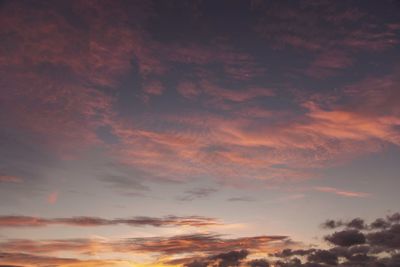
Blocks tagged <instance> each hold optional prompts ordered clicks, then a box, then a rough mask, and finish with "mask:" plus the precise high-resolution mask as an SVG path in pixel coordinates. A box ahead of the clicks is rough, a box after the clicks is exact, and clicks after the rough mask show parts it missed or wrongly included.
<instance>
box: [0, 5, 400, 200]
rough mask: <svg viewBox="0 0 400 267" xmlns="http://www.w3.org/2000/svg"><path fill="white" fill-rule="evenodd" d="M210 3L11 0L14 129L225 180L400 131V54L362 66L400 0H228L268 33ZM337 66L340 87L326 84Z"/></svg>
mask: <svg viewBox="0 0 400 267" xmlns="http://www.w3.org/2000/svg"><path fill="white" fill-rule="evenodd" d="M210 3H211V2H210V1H200V2H199V3H197V2H196V3H192V4H187V5H182V4H181V3H178V2H171V3H170V4H163V3H160V2H158V1H156V2H154V3H152V2H151V1H150V2H146V3H143V2H140V1H132V2H130V3H128V2H126V1H113V2H112V3H105V2H103V1H92V2H89V3H86V2H83V1H70V2H65V3H62V4H56V3H54V2H40V3H38V4H34V3H30V2H15V1H5V2H4V3H3V4H2V8H1V11H0V12H1V25H2V27H1V29H0V35H1V37H2V40H3V42H2V44H1V49H2V51H3V52H2V59H1V61H0V69H1V71H2V73H3V74H4V75H2V78H1V80H0V85H1V87H2V88H4V90H3V92H2V94H1V95H0V102H1V114H2V115H1V120H0V123H1V126H2V129H7V131H11V130H12V131H16V132H19V133H24V134H27V135H29V136H30V137H31V138H29V140H32V141H29V142H33V143H34V144H36V145H39V146H40V147H41V149H43V150H44V151H45V152H46V154H50V155H51V156H49V157H54V156H56V158H61V159H65V158H67V159H68V158H77V157H78V158H79V155H82V154H83V153H84V152H87V151H90V150H91V149H100V150H101V151H102V153H103V154H104V155H103V156H104V157H107V158H110V160H111V161H113V162H114V163H115V164H124V165H127V166H129V167H130V168H132V169H133V171H135V172H141V173H143V176H144V177H147V179H146V180H151V181H157V180H160V179H161V180H168V181H171V180H173V181H186V180H189V179H193V177H201V176H205V175H207V176H211V177H213V178H214V179H217V180H218V181H220V182H221V181H222V182H223V184H228V185H238V184H240V183H241V182H242V183H243V181H250V180H261V181H267V182H268V183H279V182H285V181H302V180H304V179H307V178H310V177H314V176H315V175H316V174H315V172H314V170H315V168H321V167H326V166H329V165H332V164H340V163H343V162H347V161H348V160H351V159H353V158H355V157H358V156H360V155H364V154H368V153H371V152H377V151H381V150H382V148H383V147H384V146H385V145H395V146H398V145H399V144H400V139H399V124H400V121H399V119H398V116H399V113H400V111H399V108H398V106H400V105H399V101H398V99H399V97H398V90H397V88H398V86H399V84H400V81H399V79H398V77H399V75H398V67H397V68H396V67H390V66H392V65H393V66H395V64H394V63H393V64H392V65H390V64H389V65H390V66H389V67H390V68H389V67H388V69H385V70H384V73H383V71H382V69H381V68H380V67H379V66H378V67H374V66H371V67H370V68H371V70H369V69H368V70H365V69H364V68H360V66H361V65H362V66H364V61H365V60H369V58H371V59H373V60H375V55H377V54H379V53H383V52H385V53H388V54H390V53H392V52H395V51H396V47H397V46H396V45H397V44H398V43H399V34H398V30H399V24H398V21H397V23H396V14H397V13H396V12H395V10H396V7H397V4H396V3H394V2H393V1H385V3H386V7H385V17H384V18H383V17H382V16H381V15H380V11H379V10H381V8H382V7H379V6H376V5H377V4H376V3H375V2H374V3H370V4H368V5H365V6H363V7H360V6H359V5H358V4H355V3H353V1H346V2H345V3H342V2H325V1H324V2H321V3H319V4H317V3H314V2H313V1H304V3H295V4H289V3H288V2H285V1H280V2H277V3H269V2H266V3H262V2H261V1H238V2H237V3H235V4H233V3H231V2H230V1H226V2H225V5H222V6H225V8H224V9H223V10H220V11H221V12H222V11H223V12H224V14H225V16H226V21H229V23H230V24H229V25H230V27H233V28H238V29H242V30H243V31H245V32H246V34H248V36H247V37H246V39H249V40H250V41H251V40H253V42H254V44H255V47H252V46H250V47H247V45H245V44H243V42H242V37H239V36H236V35H235V34H234V32H235V31H223V34H222V35H223V37H221V32H220V31H219V30H218V29H221V28H224V27H226V25H224V23H223V22H222V21H220V20H219V19H218V16H217V17H216V15H215V14H217V13H218V12H217V13H215V12H211V11H210V10H211V9H215V8H216V9H217V10H219V8H220V7H217V6H212V8H211V7H210ZM381 6H385V5H381ZM236 9H240V10H241V12H243V14H242V19H240V20H238V19H234V18H236V17H237V14H236V13H235V12H237V10H236ZM235 10H236V11H235ZM185 14H186V15H185ZM188 14H192V15H188ZM187 15H188V16H187ZM171 16H172V17H173V18H174V19H173V20H172V19H171ZM116 18H118V19H116ZM173 21H175V22H176V23H174V22H173ZM27 22H29V23H27ZM183 25H186V26H183ZM186 27H189V28H190V31H189V30H188V28H186ZM306 29H307V30H306ZM193 32H196V33H197V34H193ZM259 46H261V47H262V48H260V47H259ZM288 48H289V50H287V49H288ZM292 48H295V49H298V50H299V51H303V52H304V53H303V52H301V53H300V54H301V55H302V56H298V55H296V54H293V51H291V50H290V49H292ZM288 51H289V52H290V53H289V52H288ZM270 54H271V56H268V55H270ZM272 54H278V55H279V56H278V58H279V60H278V59H277V58H275V57H273V56H272ZM380 55H382V57H384V58H383V59H382V60H386V62H392V61H393V60H394V61H395V60H396V59H395V57H390V56H389V57H387V58H386V57H385V55H383V54H380ZM265 57H266V58H265ZM304 57H306V58H304ZM363 58H365V59H363ZM362 59H363V60H362ZM354 68H355V69H356V70H357V71H356V72H357V73H360V74H358V76H357V77H354V78H351V79H350V78H349V77H348V73H349V72H352V71H353V70H354ZM299 70H301V71H299ZM304 70H306V71H305V73H304ZM371 72H372V73H374V72H376V75H369V73H371ZM331 75H336V76H337V77H339V78H338V79H337V80H336V81H335V84H334V85H333V86H334V87H335V88H334V90H333V89H332V90H331V89H328V88H326V87H329V88H330V87H332V86H330V85H329V86H328V85H327V84H325V83H323V82H322V83H321V82H320V81H321V79H322V80H323V81H324V79H328V78H329V76H331ZM315 77H317V81H315V80H314V78H315ZM328 82H330V81H329V80H328ZM309 84H315V85H313V86H312V87H313V88H314V87H315V86H317V87H320V89H321V90H320V92H318V91H316V90H315V89H313V88H311V87H310V88H309V89H307V88H308V87H309V86H308V85H309ZM299 87H304V89H302V90H298V89H294V88H299ZM322 96H323V97H322ZM172 99H174V101H173V103H174V104H170V103H172V102H171V100H172ZM160 103H162V104H160ZM273 103H276V104H273ZM5 114H10V115H7V116H6V115H5ZM182 114H185V116H182ZM5 135H8V136H9V135H11V133H7V132H6V133H5ZM17 136H18V135H17ZM21 139H22V137H21ZM3 153H4V152H3ZM3 156H4V157H5V158H7V156H8V155H3ZM18 156H21V155H18ZM24 156H25V157H28V158H29V157H33V155H30V154H25V155H24ZM17 158H19V157H17ZM21 164H22V163H21ZM278 165H279V166H290V167H287V168H276V166H278ZM37 168H39V170H37V171H36V172H40V168H41V166H40V164H39V166H38V167H37ZM7 169H10V170H9V173H5V174H4V175H5V176H4V177H13V173H14V172H16V170H15V166H7ZM4 179H5V178H4ZM4 179H3V180H4ZM22 179H24V177H22ZM101 180H102V181H104V182H106V183H107V184H108V185H110V184H112V187H113V188H114V189H116V190H117V191H118V192H122V193H124V194H125V193H126V192H125V191H123V190H121V189H120V186H118V183H112V182H110V181H109V180H104V179H101ZM128 180H129V179H128ZM132 180H133V179H132ZM127 183H129V181H127ZM114 185H115V186H114ZM128 193H129V194H137V192H136V191H135V192H133V193H132V192H128ZM343 193H344V192H343ZM342 195H344V194H342Z"/></svg>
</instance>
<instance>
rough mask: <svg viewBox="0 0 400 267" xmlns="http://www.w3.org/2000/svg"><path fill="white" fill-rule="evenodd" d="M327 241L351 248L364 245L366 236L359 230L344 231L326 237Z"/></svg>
mask: <svg viewBox="0 0 400 267" xmlns="http://www.w3.org/2000/svg"><path fill="white" fill-rule="evenodd" d="M325 240H327V241H329V242H330V243H332V244H334V245H337V246H343V247H349V246H353V245H360V244H364V243H365V236H364V234H363V233H361V232H359V231H357V230H343V231H340V232H335V233H333V234H332V235H329V236H326V237H325Z"/></svg>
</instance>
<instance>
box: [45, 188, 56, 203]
mask: <svg viewBox="0 0 400 267" xmlns="http://www.w3.org/2000/svg"><path fill="white" fill-rule="evenodd" d="M57 200H58V192H57V191H55V192H52V193H50V194H49V195H48V196H47V203H49V204H55V203H56V202H57Z"/></svg>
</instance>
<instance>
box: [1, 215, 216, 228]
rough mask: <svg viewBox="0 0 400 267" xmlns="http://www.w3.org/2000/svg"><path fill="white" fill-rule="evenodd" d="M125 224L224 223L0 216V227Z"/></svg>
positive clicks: (184, 219)
mask: <svg viewBox="0 0 400 267" xmlns="http://www.w3.org/2000/svg"><path fill="white" fill-rule="evenodd" d="M120 224H125V225H129V226H154V227H172V226H175V227H179V226H190V227H207V226H216V225H221V224H223V223H222V222H220V221H219V220H217V219H215V218H208V217H202V216H187V217H178V216H167V217H163V218H154V217H144V216H142V217H140V216H138V217H132V218H125V219H124V218H118V219H105V218H99V217H88V216H80V217H70V218H41V217H31V216H12V215H9V216H0V227H46V226H51V225H64V226H81V227H95V226H107V225H120Z"/></svg>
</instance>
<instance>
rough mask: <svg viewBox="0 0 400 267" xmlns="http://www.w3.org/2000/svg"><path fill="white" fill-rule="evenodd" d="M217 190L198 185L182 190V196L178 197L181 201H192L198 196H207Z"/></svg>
mask: <svg viewBox="0 0 400 267" xmlns="http://www.w3.org/2000/svg"><path fill="white" fill-rule="evenodd" d="M217 191H218V189H216V188H212V187H198V188H193V189H190V190H187V191H185V192H184V194H183V196H181V197H178V199H179V200H181V201H192V200H195V199H199V198H205V197H208V196H209V195H211V194H214V193H216V192H217Z"/></svg>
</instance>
